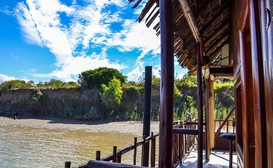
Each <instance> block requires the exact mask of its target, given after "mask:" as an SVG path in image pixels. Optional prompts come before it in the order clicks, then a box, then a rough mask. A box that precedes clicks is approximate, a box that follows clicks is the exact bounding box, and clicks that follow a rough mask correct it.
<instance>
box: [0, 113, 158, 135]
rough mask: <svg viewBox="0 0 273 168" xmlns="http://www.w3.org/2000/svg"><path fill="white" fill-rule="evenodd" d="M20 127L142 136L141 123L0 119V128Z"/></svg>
mask: <svg viewBox="0 0 273 168" xmlns="http://www.w3.org/2000/svg"><path fill="white" fill-rule="evenodd" d="M5 125H8V126H22V127H33V128H46V129H69V130H86V131H90V132H111V133H123V134H132V135H138V136H141V135H142V129H143V123H142V122H141V121H111V122H110V121H78V120H71V119H63V118H49V117H40V118H27V117H21V116H18V117H17V119H16V120H14V119H13V118H9V117H0V126H5ZM158 126H159V124H158V122H151V131H153V132H158V130H159V129H158V128H159V127H158Z"/></svg>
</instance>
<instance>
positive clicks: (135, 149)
mask: <svg viewBox="0 0 273 168" xmlns="http://www.w3.org/2000/svg"><path fill="white" fill-rule="evenodd" d="M136 155H137V137H135V138H134V158H133V164H134V165H136Z"/></svg>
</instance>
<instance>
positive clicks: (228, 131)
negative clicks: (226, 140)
mask: <svg viewBox="0 0 273 168" xmlns="http://www.w3.org/2000/svg"><path fill="white" fill-rule="evenodd" d="M228 127H229V120H227V133H228V132H229V128H228Z"/></svg>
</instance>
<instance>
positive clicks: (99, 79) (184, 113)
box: [0, 67, 234, 120]
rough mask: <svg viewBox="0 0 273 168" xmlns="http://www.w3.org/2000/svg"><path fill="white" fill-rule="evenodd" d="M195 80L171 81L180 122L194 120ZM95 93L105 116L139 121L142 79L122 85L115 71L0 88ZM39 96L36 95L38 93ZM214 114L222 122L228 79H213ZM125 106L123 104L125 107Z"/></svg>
mask: <svg viewBox="0 0 273 168" xmlns="http://www.w3.org/2000/svg"><path fill="white" fill-rule="evenodd" d="M196 87H197V82H196V76H189V75H184V76H183V77H182V78H181V79H175V84H174V109H173V110H174V117H175V118H176V119H181V120H184V119H186V118H187V117H189V116H190V117H191V118H197V108H196ZM94 88H96V89H98V90H99V92H100V101H101V104H102V105H103V107H101V108H103V109H104V110H105V111H107V116H108V117H110V118H113V117H117V116H119V117H120V116H121V118H125V119H140V118H142V115H143V111H142V108H141V107H139V106H141V103H136V101H141V100H142V97H143V96H144V79H143V80H142V81H138V82H134V81H126V76H123V75H122V74H121V73H120V72H119V71H118V70H116V69H113V68H106V67H101V68H97V69H94V70H88V71H84V72H82V73H81V74H79V76H78V80H77V82H74V81H71V82H63V81H61V80H57V79H51V80H50V81H49V82H39V83H37V84H35V83H34V82H33V81H24V80H11V81H5V82H2V83H1V84H0V90H1V91H6V90H15V89H39V90H42V89H94ZM39 93H40V92H39ZM159 93H160V79H159V78H157V77H155V76H153V77H152V106H151V111H152V118H153V119H157V118H158V116H159V102H160V100H159V99H160V96H159V95H160V94H159ZM214 94H215V114H216V118H224V117H225V115H226V114H227V112H228V111H229V110H230V108H231V107H232V106H233V104H234V95H233V81H232V80H230V79H217V80H215V84H214ZM41 95H42V93H40V94H39V95H34V96H33V100H34V101H37V102H39V98H40V97H42V96H41ZM125 102H126V103H125Z"/></svg>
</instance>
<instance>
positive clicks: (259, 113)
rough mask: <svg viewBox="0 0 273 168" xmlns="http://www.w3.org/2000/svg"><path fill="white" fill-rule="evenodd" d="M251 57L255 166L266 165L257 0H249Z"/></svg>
mask: <svg viewBox="0 0 273 168" xmlns="http://www.w3.org/2000/svg"><path fill="white" fill-rule="evenodd" d="M249 11H250V34H251V57H252V69H253V71H252V74H253V88H254V93H253V96H254V97H253V98H254V99H253V100H254V102H253V103H254V107H255V109H254V116H255V119H254V122H255V154H256V156H255V167H260V168H264V167H267V146H266V144H267V143H266V116H265V95H264V74H263V59H262V42H261V31H260V17H259V15H260V11H259V3H258V0H250V1H249Z"/></svg>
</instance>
